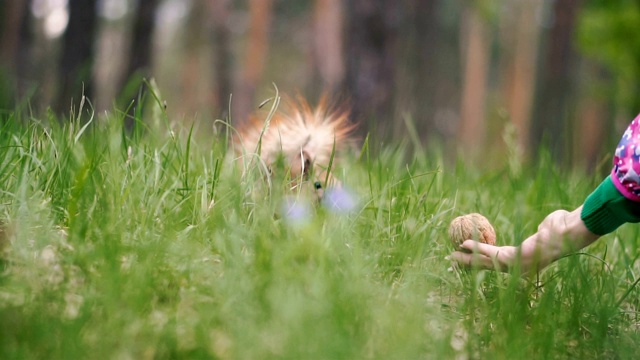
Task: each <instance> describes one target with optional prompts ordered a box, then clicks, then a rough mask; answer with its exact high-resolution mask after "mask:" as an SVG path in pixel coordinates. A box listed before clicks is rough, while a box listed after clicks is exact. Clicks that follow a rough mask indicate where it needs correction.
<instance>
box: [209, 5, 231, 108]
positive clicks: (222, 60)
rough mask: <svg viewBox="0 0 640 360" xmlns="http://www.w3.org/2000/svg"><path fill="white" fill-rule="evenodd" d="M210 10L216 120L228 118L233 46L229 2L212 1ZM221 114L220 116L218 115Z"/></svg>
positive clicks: (213, 101)
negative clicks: (229, 20)
mask: <svg viewBox="0 0 640 360" xmlns="http://www.w3.org/2000/svg"><path fill="white" fill-rule="evenodd" d="M209 5H210V6H209V10H210V11H211V15H212V16H211V17H212V19H213V30H212V32H213V46H214V50H213V69H214V76H215V78H214V79H213V96H212V97H213V99H212V103H213V108H214V111H216V112H217V114H214V118H223V119H224V118H226V117H227V116H228V111H229V99H230V96H231V71H232V66H231V65H232V64H231V44H230V30H229V23H228V18H229V9H228V8H229V1H228V0H211V1H210V2H209ZM218 114H220V115H218Z"/></svg>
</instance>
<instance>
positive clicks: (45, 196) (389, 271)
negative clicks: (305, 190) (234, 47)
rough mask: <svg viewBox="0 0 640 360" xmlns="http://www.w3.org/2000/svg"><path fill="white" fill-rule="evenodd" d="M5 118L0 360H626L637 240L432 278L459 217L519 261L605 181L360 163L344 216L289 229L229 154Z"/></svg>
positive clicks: (408, 162) (180, 134) (154, 135)
mask: <svg viewBox="0 0 640 360" xmlns="http://www.w3.org/2000/svg"><path fill="white" fill-rule="evenodd" d="M0 116H1V121H2V122H1V123H0V219H1V220H2V222H3V223H4V225H3V229H4V232H5V234H4V235H3V237H2V239H3V240H1V241H2V255H1V256H0V261H1V263H0V266H1V273H0V358H3V359H9V358H39V359H44V358H50V359H54V358H57V359H63V358H66V359H71V358H123V359H129V358H130V359H144V358H220V359H268V358H290V359H314V358H317V359H368V358H373V359H415V358H438V359H442V358H460V359H465V358H509V359H514V358H516V359H517V358H544V359H550V358H603V357H604V358H634V357H635V356H636V348H637V343H638V341H640V335H639V334H638V325H639V324H640V322H639V320H638V305H639V301H638V299H639V296H638V295H640V292H639V290H638V289H637V288H636V287H635V286H634V285H635V281H636V280H637V279H638V275H639V274H640V264H638V263H637V261H636V260H637V258H638V257H639V256H640V250H639V249H638V234H639V231H638V229H639V228H638V226H632V225H627V226H624V227H622V228H621V229H620V230H619V231H617V232H616V233H615V234H612V235H609V236H607V237H605V238H604V239H603V240H601V241H600V242H599V243H597V244H596V245H595V246H593V247H591V248H588V249H587V250H586V253H588V254H589V255H584V254H583V255H574V256H570V257H568V258H566V259H563V260H561V261H559V262H558V263H557V264H556V265H553V266H551V267H550V268H548V269H547V270H545V271H544V272H543V273H542V274H541V275H540V277H539V278H537V279H532V280H530V281H527V280H523V279H520V278H518V277H514V276H510V275H505V274H496V273H493V272H485V271H481V272H451V271H448V270H447V269H448V268H449V266H450V264H449V263H448V261H446V260H445V259H444V257H445V256H446V255H447V254H448V253H449V252H450V251H451V248H450V245H449V243H448V240H447V238H446V231H447V226H448V223H449V221H450V220H451V219H452V218H453V217H455V216H457V215H460V214H463V213H468V212H480V213H483V214H485V215H486V216H487V217H488V218H489V219H491V221H492V222H493V224H494V226H495V227H496V230H497V232H498V242H499V243H502V244H517V243H519V242H520V241H522V240H523V239H524V238H525V237H526V236H527V235H529V234H530V233H532V232H533V231H534V230H535V228H536V227H537V224H538V223H539V222H540V221H541V220H542V219H543V218H544V216H545V215H546V214H548V213H549V212H551V211H552V210H555V209H557V208H567V209H569V208H574V207H576V206H579V205H580V203H581V202H582V200H583V199H584V197H585V196H586V195H587V194H588V193H589V191H590V190H591V189H592V188H593V187H594V186H595V185H596V184H597V183H598V182H599V180H600V178H599V177H598V176H595V175H587V176H585V175H584V174H580V173H574V172H571V171H565V170H561V169H558V168H557V167H555V166H554V165H552V164H551V162H550V161H547V160H544V158H545V157H544V156H543V157H542V158H543V160H541V161H540V163H539V164H537V165H535V166H529V167H526V166H525V167H524V168H523V169H522V170H521V169H519V168H518V167H517V166H515V167H514V166H513V162H511V166H508V165H505V166H504V167H503V168H502V169H500V168H498V169H497V170H489V171H478V170H477V169H473V168H471V167H468V166H465V165H463V163H462V162H460V163H458V164H444V163H445V161H444V160H443V158H442V156H441V154H439V153H438V152H437V151H428V152H426V153H417V154H410V155H408V154H407V153H406V150H405V149H406V148H405V147H404V146H402V145H398V146H395V147H391V146H389V147H386V148H384V149H382V150H381V151H380V153H379V154H377V155H375V156H374V155H372V154H370V153H369V152H368V151H367V150H366V147H365V150H364V151H363V153H362V154H354V155H353V156H351V157H348V158H347V159H346V161H345V162H343V163H342V165H341V167H340V168H339V169H337V175H338V177H339V178H342V179H343V181H344V183H345V184H346V188H347V189H350V190H351V191H352V192H353V193H354V194H355V195H357V197H358V198H359V199H360V201H359V203H358V204H357V205H356V208H355V209H353V210H352V211H351V212H349V213H345V212H333V211H331V210H329V209H325V208H323V207H312V208H311V211H310V212H309V213H308V214H307V215H308V216H307V218H306V219H303V221H296V222H292V221H288V220H287V217H286V216H285V215H286V214H283V211H282V204H283V193H282V191H280V190H279V189H280V188H282V186H278V184H277V182H276V183H275V184H274V185H273V186H272V189H271V191H267V186H266V184H265V182H264V180H263V177H262V176H260V175H259V169H255V171H253V172H255V174H254V175H255V176H253V178H252V179H251V178H250V177H245V178H243V177H241V174H240V172H239V171H238V169H236V168H235V167H234V166H232V164H231V163H230V162H229V161H228V157H227V154H226V150H225V148H226V146H225V136H223V135H220V136H219V137H213V138H212V137H204V136H197V135H194V134H193V133H192V132H191V131H190V130H191V129H190V128H180V127H175V128H171V126H172V125H171V124H169V122H168V121H165V120H166V119H164V118H163V117H162V114H159V115H157V116H158V119H156V120H158V121H156V122H155V123H153V122H152V125H150V128H144V129H142V130H140V129H137V130H136V129H134V130H133V131H129V132H128V131H124V130H123V117H122V116H118V115H117V114H116V115H107V116H105V117H104V118H102V119H99V120H98V119H96V120H94V121H93V122H92V123H91V124H90V125H89V126H87V127H83V126H81V124H80V123H79V122H77V121H71V122H68V123H66V124H65V125H64V126H60V125H58V123H57V122H56V121H55V120H51V119H47V116H46V115H45V116H43V118H41V119H33V118H28V117H27V116H25V115H21V114H19V113H18V112H5V113H2V114H1V115H0ZM505 163H507V161H506V160H505Z"/></svg>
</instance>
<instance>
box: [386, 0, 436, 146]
mask: <svg viewBox="0 0 640 360" xmlns="http://www.w3.org/2000/svg"><path fill="white" fill-rule="evenodd" d="M403 4H404V6H403V7H402V9H401V11H402V13H401V16H402V19H403V20H402V21H401V22H400V23H401V25H400V29H399V32H400V33H401V34H402V36H399V39H398V55H397V56H398V58H397V63H396V66H397V71H396V79H397V80H396V83H398V84H401V85H402V86H398V87H397V88H396V100H395V102H396V107H397V108H400V109H403V115H407V114H411V115H412V120H413V123H414V125H415V128H416V131H417V132H418V134H419V135H420V137H421V138H422V140H423V141H427V140H428V139H429V138H430V137H431V138H432V137H433V135H434V130H435V127H434V126H433V121H432V120H433V115H434V112H435V108H436V104H435V92H436V91H435V90H436V89H437V87H438V84H437V80H438V79H437V76H436V74H437V73H438V68H439V64H438V60H439V59H440V51H439V47H440V44H441V42H440V40H441V36H442V28H441V26H440V23H439V20H440V19H439V16H438V11H439V8H440V7H441V4H440V1H422V0H405V1H404V2H403ZM393 133H394V135H395V136H401V135H402V134H404V133H406V124H405V123H404V122H403V121H396V122H395V129H394V131H393Z"/></svg>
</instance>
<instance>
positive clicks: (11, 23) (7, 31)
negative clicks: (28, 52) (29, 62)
mask: <svg viewBox="0 0 640 360" xmlns="http://www.w3.org/2000/svg"><path fill="white" fill-rule="evenodd" d="M27 7H28V2H27V0H7V1H6V2H3V3H2V4H0V19H2V21H0V24H2V25H0V54H2V56H0V107H2V108H9V107H12V106H11V104H12V103H13V101H14V100H15V99H14V98H15V97H16V96H17V95H18V93H19V89H18V84H17V83H18V81H19V80H20V79H19V77H20V76H19V74H20V73H21V71H20V70H21V67H22V66H19V65H22V64H23V63H22V61H23V60H26V59H21V58H22V56H21V55H24V51H23V50H24V49H23V48H22V47H21V46H23V45H26V44H21V42H22V41H21V40H24V37H25V36H26V34H27V33H28V32H27V31H26V26H25V25H26V22H27V19H28V11H27ZM25 63H26V62H25Z"/></svg>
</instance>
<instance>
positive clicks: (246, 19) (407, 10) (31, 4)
mask: <svg viewBox="0 0 640 360" xmlns="http://www.w3.org/2000/svg"><path fill="white" fill-rule="evenodd" d="M639 27H640V2H639V1H637V0H633V1H632V0H615V1H611V0H555V1H554V0H511V1H508V0H477V1H471V0H466V1H465V0H344V1H342V0H309V1H284V0H137V1H136V0H1V1H0V51H1V52H0V55H1V56H0V108H2V109H6V110H9V111H12V110H13V109H16V108H25V109H28V110H29V111H33V113H34V114H39V113H42V112H43V111H50V112H51V113H54V114H58V115H61V116H68V115H69V113H70V109H71V108H72V106H75V107H77V106H78V103H79V99H80V97H81V94H82V93H83V92H84V94H85V95H86V96H87V98H88V99H90V100H91V103H92V104H93V106H94V108H95V109H96V111H98V113H104V111H113V110H114V109H119V110H121V111H124V109H126V108H127V107H128V106H129V105H130V104H133V105H134V106H137V104H136V102H135V101H136V99H137V98H138V95H139V94H140V93H141V92H143V91H144V83H143V82H142V81H141V79H143V78H146V79H154V80H155V81H156V83H157V84H158V89H159V91H160V93H161V96H162V98H163V99H165V100H166V102H167V112H168V114H169V116H170V118H171V119H172V120H174V121H184V122H187V123H188V124H190V123H191V122H193V121H194V119H195V121H197V122H198V123H199V126H198V128H199V129H201V130H202V129H210V128H211V127H212V126H211V125H210V124H213V120H215V119H226V118H228V116H229V109H230V110H231V121H232V123H239V122H241V121H243V119H245V118H246V116H247V114H248V113H250V112H252V111H254V110H256V109H257V108H258V105H259V104H260V103H261V102H262V101H263V100H265V99H267V98H269V97H272V96H273V94H274V89H273V85H272V84H276V85H277V86H278V88H279V89H280V92H281V93H285V94H293V95H295V94H296V93H300V94H301V95H303V96H305V97H306V98H308V99H309V100H310V102H311V103H314V102H315V101H316V100H317V99H318V97H319V95H320V94H321V93H322V92H328V93H329V94H330V95H331V96H332V97H333V98H335V99H338V100H340V101H346V102H348V103H349V104H350V106H351V107H352V108H353V118H354V121H357V122H359V123H360V124H361V126H360V135H361V136H363V137H364V136H365V135H366V134H367V133H368V132H371V134H372V136H373V138H374V139H376V142H377V143H381V142H384V143H389V142H393V141H396V140H399V139H405V138H408V136H413V135H416V134H417V135H418V137H419V139H415V138H416V137H415V136H414V145H415V144H420V146H418V148H419V147H424V148H427V149H429V148H435V147H437V148H439V149H443V150H442V151H443V152H447V153H449V152H452V151H454V150H462V151H464V153H465V154H466V156H467V157H468V158H469V159H471V160H476V161H481V163H482V160H483V159H495V158H496V156H502V157H504V154H505V153H506V151H507V150H512V151H513V150H514V149H515V150H516V151H517V152H518V153H519V154H521V155H522V156H524V157H525V158H531V157H532V156H535V155H536V154H538V149H539V148H540V146H541V145H546V146H548V148H549V150H550V152H551V154H552V156H553V157H554V159H556V160H557V161H558V162H559V163H561V164H566V165H572V166H580V167H585V168H588V169H593V168H594V167H597V166H599V165H602V164H603V163H606V166H604V167H606V170H608V167H609V164H610V158H611V151H612V149H613V147H614V146H615V144H616V143H617V141H618V139H619V137H620V135H621V134H622V132H623V130H624V128H625V127H626V125H627V124H628V123H629V122H630V121H631V119H632V118H633V117H634V116H635V115H636V114H637V113H638V112H640V97H638V96H637V94H638V87H639V84H640V34H639V33H638V28H639ZM230 94H233V96H232V98H231V97H230ZM230 99H232V101H230ZM72 104H73V105H72ZM6 110H5V112H4V113H5V114H6ZM203 124H204V125H203ZM412 129H415V131H413V130H412ZM416 140H419V141H416ZM488 161H489V160H487V162H488Z"/></svg>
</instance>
